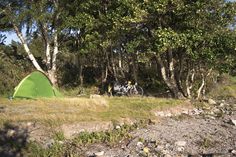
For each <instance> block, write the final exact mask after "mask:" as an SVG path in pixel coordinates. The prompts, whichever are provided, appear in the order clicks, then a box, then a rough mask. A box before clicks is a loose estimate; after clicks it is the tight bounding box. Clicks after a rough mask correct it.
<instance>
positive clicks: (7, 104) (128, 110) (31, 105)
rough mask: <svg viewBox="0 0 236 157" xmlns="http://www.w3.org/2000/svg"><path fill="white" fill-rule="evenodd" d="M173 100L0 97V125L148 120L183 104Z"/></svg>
mask: <svg viewBox="0 0 236 157" xmlns="http://www.w3.org/2000/svg"><path fill="white" fill-rule="evenodd" d="M182 103H183V101H181V100H175V99H157V98H139V97H134V98H130V97H113V98H108V97H102V98H92V99H90V98H60V99H38V100H20V99H18V100H12V101H11V100H8V99H5V98H0V108H1V110H0V124H4V123H6V122H28V121H30V122H41V123H42V124H47V125H50V126H58V125H61V124H64V123H73V122H81V121H95V120H96V121H116V120H120V119H124V118H130V119H137V120H139V119H151V118H153V116H154V115H153V114H152V113H151V111H152V110H153V109H155V110H164V109H167V108H170V107H174V106H177V105H180V104H182Z"/></svg>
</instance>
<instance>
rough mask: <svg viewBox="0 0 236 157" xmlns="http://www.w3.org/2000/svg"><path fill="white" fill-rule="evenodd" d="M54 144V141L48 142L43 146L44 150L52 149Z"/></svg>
mask: <svg viewBox="0 0 236 157" xmlns="http://www.w3.org/2000/svg"><path fill="white" fill-rule="evenodd" d="M54 143H55V141H54V139H50V140H49V141H48V142H47V143H46V144H45V148H50V147H52V146H53V144H54Z"/></svg>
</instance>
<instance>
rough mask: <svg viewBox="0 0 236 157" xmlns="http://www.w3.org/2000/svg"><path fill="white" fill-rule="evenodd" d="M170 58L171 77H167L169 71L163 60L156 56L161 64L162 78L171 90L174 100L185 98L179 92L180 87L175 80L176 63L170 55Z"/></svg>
mask: <svg viewBox="0 0 236 157" xmlns="http://www.w3.org/2000/svg"><path fill="white" fill-rule="evenodd" d="M170 53H172V52H170ZM169 57H170V58H169V65H168V71H169V75H167V70H166V67H165V65H164V63H163V61H162V59H161V56H160V55H156V58H157V61H158V62H159V64H160V68H161V75H162V78H163V80H164V82H165V84H166V85H167V87H168V88H169V89H170V91H171V93H172V96H173V97H174V98H183V97H184V96H183V94H182V93H181V92H180V91H179V89H178V86H177V84H176V82H175V79H174V75H175V74H174V61H173V58H172V55H171V54H169Z"/></svg>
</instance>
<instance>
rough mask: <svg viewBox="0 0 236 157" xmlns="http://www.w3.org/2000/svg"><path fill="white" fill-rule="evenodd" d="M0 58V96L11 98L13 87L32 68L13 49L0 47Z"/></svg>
mask: <svg viewBox="0 0 236 157" xmlns="http://www.w3.org/2000/svg"><path fill="white" fill-rule="evenodd" d="M0 56H1V57H0V95H5V96H12V94H13V91H14V87H15V86H16V85H17V84H18V83H19V82H20V81H21V79H22V78H23V77H25V76H26V74H27V73H28V72H29V71H31V69H32V67H31V65H30V62H29V60H27V59H26V58H25V57H24V56H22V55H19V54H17V50H14V48H13V47H10V46H0Z"/></svg>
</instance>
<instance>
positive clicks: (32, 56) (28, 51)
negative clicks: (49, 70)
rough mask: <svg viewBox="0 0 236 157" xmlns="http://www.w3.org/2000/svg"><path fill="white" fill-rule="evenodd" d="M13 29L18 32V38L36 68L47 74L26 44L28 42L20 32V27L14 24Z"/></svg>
mask: <svg viewBox="0 0 236 157" xmlns="http://www.w3.org/2000/svg"><path fill="white" fill-rule="evenodd" d="M13 27H14V30H15V32H16V34H17V36H18V38H19V39H20V41H21V43H22V45H23V47H24V49H25V52H26V53H27V55H28V57H29V59H30V60H31V62H32V64H33V65H34V67H35V68H36V69H37V70H39V71H41V72H43V73H45V72H44V71H43V69H42V68H41V67H40V65H39V64H38V62H37V60H36V59H35V57H34V55H33V54H32V53H31V52H30V49H29V47H28V45H27V43H26V41H25V39H24V37H23V35H22V33H21V32H20V31H19V29H18V27H17V26H16V25H15V24H13Z"/></svg>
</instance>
